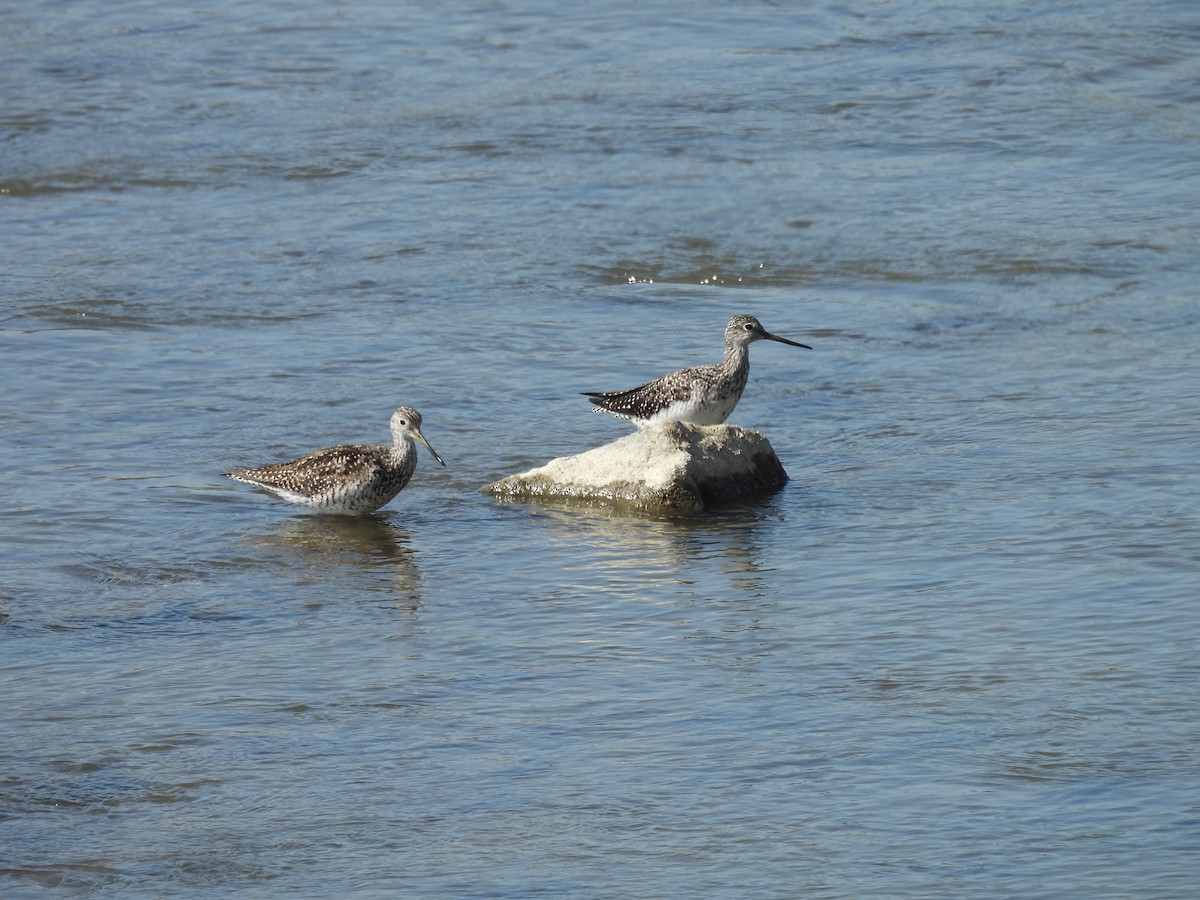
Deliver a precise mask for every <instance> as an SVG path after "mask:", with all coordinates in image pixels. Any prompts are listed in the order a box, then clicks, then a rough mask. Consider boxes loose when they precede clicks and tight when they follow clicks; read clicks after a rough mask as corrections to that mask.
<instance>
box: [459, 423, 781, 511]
mask: <svg viewBox="0 0 1200 900" xmlns="http://www.w3.org/2000/svg"><path fill="white" fill-rule="evenodd" d="M787 480H788V476H787V473H786V472H785V471H784V470H783V464H782V463H780V462H779V457H777V456H776V455H775V451H774V450H773V449H771V444H770V442H769V441H768V440H767V439H766V437H764V436H763V435H761V434H759V433H758V432H757V431H748V430H747V429H745V428H740V427H738V426H737V425H689V424H685V423H683V422H668V423H666V424H664V425H662V426H661V427H658V428H643V429H639V430H638V431H636V432H634V433H633V434H630V435H626V436H625V437H623V438H621V439H620V440H617V441H613V442H612V443H611V444H605V445H604V446H603V447H597V448H596V449H595V450H588V451H587V452H586V453H580V454H578V455H576V456H562V457H559V458H558V459H553V460H551V461H550V462H548V463H547V464H546V465H544V466H542V467H540V468H537V469H531V470H530V471H528V472H524V473H522V474H520V475H510V476H509V477H508V478H503V479H501V480H500V481H497V482H495V483H494V484H489V485H487V487H485V488H484V489H483V490H484V491H486V492H487V493H490V494H493V495H495V496H497V497H501V498H503V499H506V500H537V499H553V500H566V501H574V502H581V503H585V504H589V505H594V504H599V505H612V506H618V507H620V506H624V507H634V508H637V509H641V510H647V511H651V512H662V513H689V512H697V511H699V510H702V509H704V507H705V506H706V505H708V504H711V503H719V502H721V501H727V500H734V499H736V498H738V497H744V496H747V495H751V494H762V493H767V492H769V491H775V490H778V489H779V488H781V487H783V485H784V484H786V483H787Z"/></svg>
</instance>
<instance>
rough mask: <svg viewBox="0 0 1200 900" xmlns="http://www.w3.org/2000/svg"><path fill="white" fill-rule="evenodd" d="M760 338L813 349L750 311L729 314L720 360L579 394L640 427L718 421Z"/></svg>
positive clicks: (729, 407)
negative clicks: (642, 381)
mask: <svg viewBox="0 0 1200 900" xmlns="http://www.w3.org/2000/svg"><path fill="white" fill-rule="evenodd" d="M762 340H768V341H778V342H779V343H781V344H789V345H791V346H793V347H803V348H804V349H805V350H811V349H812V347H810V346H808V344H800V343H797V342H796V341H789V340H788V339H787V338H781V337H779V336H778V335H775V334H771V332H769V331H767V330H766V329H765V328H763V327H762V325H761V324H760V323H759V321H758V319H756V318H754V316H747V315H739V316H734V317H733V318H732V319H730V320H729V324H728V325H726V326H725V359H724V360H723V361H722V362H721V363H720V364H719V365H709V366H693V367H692V368H689V369H680V370H679V371H678V372H671V373H670V374H669V375H664V376H663V377H662V378H658V379H656V380H654V381H648V382H646V383H645V384H642V385H638V386H637V387H635V388H629V389H628V390H625V391H584V392H583V395H584V396H585V397H587V398H589V399H590V400H591V401H592V403H594V404H595V405H596V407H595V409H594V410H593V412H608V413H612V414H613V415H614V416H619V417H620V418H622V419H628V420H629V421H630V422H633V423H635V424H636V425H637V426H638V427H639V428H647V427H649V426H652V425H659V424H661V423H663V422H691V423H693V424H695V425H719V424H721V423H722V422H724V421H725V420H726V419H728V418H729V414H730V413H732V412H733V408H734V407H735V406H737V402H738V400H739V399H741V396H742V391H743V390H745V388H746V378H747V377H748V376H749V374H750V345H751V344H752V343H754V341H762Z"/></svg>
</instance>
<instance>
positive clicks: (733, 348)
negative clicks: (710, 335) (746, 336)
mask: <svg viewBox="0 0 1200 900" xmlns="http://www.w3.org/2000/svg"><path fill="white" fill-rule="evenodd" d="M721 368H722V369H724V370H725V371H726V372H737V371H740V370H743V369H745V370H749V368H750V345H749V344H747V343H743V342H742V341H726V342H725V360H724V362H722V363H721Z"/></svg>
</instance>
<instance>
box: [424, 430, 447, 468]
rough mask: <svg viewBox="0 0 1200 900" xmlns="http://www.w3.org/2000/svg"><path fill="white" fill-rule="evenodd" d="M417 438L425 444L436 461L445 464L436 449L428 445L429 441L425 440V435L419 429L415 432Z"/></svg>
mask: <svg viewBox="0 0 1200 900" xmlns="http://www.w3.org/2000/svg"><path fill="white" fill-rule="evenodd" d="M417 440H418V441H420V442H421V443H422V444H424V445H425V449H426V450H428V451H429V452H430V453H432V454H433V458H434V459H436V460H437V461H438V462H440V463H441V464H442V465H443V466H444V465H446V462H445V460H443V459H442V458H441V457H440V456H438V455H437V451H436V450H434V449H433V448H432V447H431V446H429V441H427V440H425V435H423V434H421V433H420V432H419V431H418V432H417Z"/></svg>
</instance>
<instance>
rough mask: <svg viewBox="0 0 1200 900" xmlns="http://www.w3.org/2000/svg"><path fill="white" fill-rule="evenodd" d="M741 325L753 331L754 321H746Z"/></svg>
mask: <svg viewBox="0 0 1200 900" xmlns="http://www.w3.org/2000/svg"><path fill="white" fill-rule="evenodd" d="M742 327H743V328H745V329H746V330H747V331H753V330H754V323H753V322H747V323H746V324H745V325H743V326H742Z"/></svg>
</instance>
